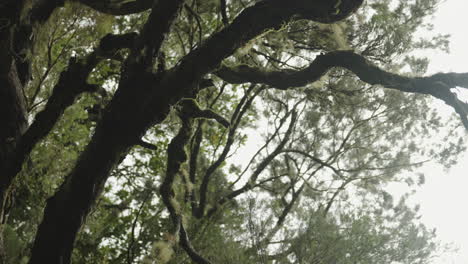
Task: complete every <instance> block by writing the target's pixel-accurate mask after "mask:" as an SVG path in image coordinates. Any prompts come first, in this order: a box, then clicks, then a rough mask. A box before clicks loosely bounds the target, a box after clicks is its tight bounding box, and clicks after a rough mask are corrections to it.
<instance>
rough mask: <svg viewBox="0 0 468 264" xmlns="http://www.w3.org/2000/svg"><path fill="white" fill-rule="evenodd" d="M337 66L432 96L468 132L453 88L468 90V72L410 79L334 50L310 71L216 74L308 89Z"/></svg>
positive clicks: (225, 70) (467, 108) (245, 69)
mask: <svg viewBox="0 0 468 264" xmlns="http://www.w3.org/2000/svg"><path fill="white" fill-rule="evenodd" d="M334 67H341V68H346V69H348V70H350V71H351V72H353V73H354V74H356V75H357V76H358V77H359V78H360V79H361V80H362V81H364V82H366V83H369V84H378V85H383V86H385V87H387V88H391V89H396V90H399V91H402V92H409V93H420V94H429V95H432V96H434V97H436V98H438V99H441V100H443V101H444V102H445V103H446V104H448V105H450V106H452V107H453V108H454V109H455V111H456V112H457V113H458V114H459V115H460V118H461V119H462V122H463V124H464V125H465V127H466V128H467V129H468V105H467V104H466V103H464V102H462V101H460V100H459V99H458V98H457V97H456V95H455V94H454V93H452V92H451V91H450V88H455V87H463V88H468V73H438V74H435V75H432V76H429V77H406V76H402V75H398V74H394V73H390V72H387V71H385V70H382V69H380V68H379V67H377V66H375V65H373V64H371V63H370V62H369V61H367V60H366V59H365V58H364V57H363V56H361V55H359V54H356V53H354V52H352V51H334V52H330V53H327V54H324V55H320V56H317V58H316V59H315V60H314V61H313V62H312V64H310V65H309V66H308V67H307V68H305V69H303V70H300V71H295V70H283V71H266V70H263V69H257V68H252V67H250V66H246V65H242V66H238V67H233V68H229V67H225V66H223V67H221V68H220V69H219V70H218V71H216V74H217V75H218V76H219V77H220V78H222V79H224V80H225V81H227V82H230V83H245V82H252V83H264V84H268V85H270V86H272V87H275V88H278V89H288V88H290V87H300V86H305V85H307V84H308V83H312V82H315V81H317V80H319V79H320V78H321V77H322V76H324V75H325V74H326V73H327V72H328V71H329V70H330V69H332V68H334Z"/></svg>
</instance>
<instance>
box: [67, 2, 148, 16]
mask: <svg viewBox="0 0 468 264" xmlns="http://www.w3.org/2000/svg"><path fill="white" fill-rule="evenodd" d="M75 1H78V2H80V3H82V4H84V5H86V6H88V7H91V8H92V9H94V10H96V11H99V12H101V13H106V14H110V15H114V16H122V15H130V14H135V13H140V12H143V11H145V10H148V9H150V8H151V6H152V4H153V2H155V1H154V0H134V1H130V2H128V1H125V0H121V1H118V2H117V1H109V0H75Z"/></svg>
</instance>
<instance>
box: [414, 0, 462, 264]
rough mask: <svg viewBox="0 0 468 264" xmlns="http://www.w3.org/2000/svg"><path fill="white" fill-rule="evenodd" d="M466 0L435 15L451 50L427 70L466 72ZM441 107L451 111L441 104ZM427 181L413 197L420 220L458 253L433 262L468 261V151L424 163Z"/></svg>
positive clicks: (435, 56) (450, 1)
mask: <svg viewBox="0 0 468 264" xmlns="http://www.w3.org/2000/svg"><path fill="white" fill-rule="evenodd" d="M466 10H468V1H466V0H446V1H445V2H444V3H442V4H441V5H440V7H439V11H438V12H437V13H436V15H435V19H434V25H435V31H436V32H439V33H445V34H446V33H449V34H451V35H452V37H451V38H450V43H451V45H450V50H451V52H450V54H443V53H439V52H431V53H429V54H428V57H429V58H430V59H431V63H430V66H429V72H430V73H436V72H449V71H453V72H468V63H467V59H468V48H467V43H468V36H467V24H468V23H467V20H468V16H467V15H466ZM439 107H440V108H441V110H442V109H443V110H444V111H450V109H448V108H445V107H444V106H439ZM424 170H425V174H426V184H425V185H424V186H423V187H422V188H421V189H420V190H418V192H417V195H416V197H415V198H416V200H417V202H419V203H420V204H421V214H422V221H423V222H424V223H425V224H426V225H428V226H430V227H435V228H437V235H438V237H439V238H440V240H442V241H443V242H452V243H454V245H456V246H457V247H458V248H459V251H458V253H447V254H445V255H444V256H442V257H440V258H439V259H437V260H434V262H433V264H467V263H468V208H467V204H468V173H467V171H468V153H467V154H465V155H462V157H460V159H459V161H458V165H457V166H455V167H453V168H451V169H450V170H449V171H444V170H443V169H442V168H440V167H439V166H437V165H435V164H431V165H428V166H426V167H425V169H424Z"/></svg>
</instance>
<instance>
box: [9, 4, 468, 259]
mask: <svg viewBox="0 0 468 264" xmlns="http://www.w3.org/2000/svg"><path fill="white" fill-rule="evenodd" d="M247 2H248V3H247ZM393 4H395V3H394V2H392V1H387V0H382V1H371V2H370V3H368V4H366V5H365V6H363V1H362V0H346V1H345V0H341V1H336V2H335V1H304V0H294V1H288V3H285V2H283V1H279V0H270V1H222V0H221V1H219V2H218V1H209V0H204V1H201V0H200V1H191V2H187V1H181V0H159V1H149V0H135V1H88V0H79V1H78V0H76V1H70V2H67V3H65V2H64V1H46V0H41V1H25V0H22V1H13V0H10V1H4V3H2V4H0V8H1V9H0V14H1V18H2V21H3V24H2V26H1V27H0V30H1V33H0V34H1V41H0V43H1V46H2V49H1V50H2V51H1V56H0V59H1V61H2V64H1V65H2V67H1V70H0V71H1V74H0V82H1V86H0V87H1V89H0V92H1V96H0V108H1V110H0V112H1V113H2V116H3V117H4V119H3V121H2V122H3V124H4V125H3V126H2V129H1V130H0V131H1V132H0V142H2V143H1V144H0V146H1V147H0V171H1V172H2V173H1V178H0V194H1V195H0V199H1V203H0V204H1V208H0V212H1V214H0V215H1V218H0V220H1V221H2V224H3V227H4V228H5V230H7V231H8V230H10V228H13V229H14V230H15V232H19V231H21V232H25V233H31V232H34V227H31V226H28V227H27V228H24V229H23V230H18V228H19V227H18V226H15V223H18V221H21V219H23V220H22V221H23V222H24V219H28V218H26V217H27V216H28V213H24V210H21V208H23V209H24V208H28V205H27V204H24V203H22V201H24V199H33V198H32V197H36V199H39V200H40V199H41V197H44V196H46V195H50V194H51V193H52V192H54V194H53V195H52V196H51V197H50V198H49V199H47V203H46V205H45V210H44V215H43V218H42V220H39V219H37V213H36V217H35V218H33V219H36V221H38V222H39V221H40V225H39V227H38V230H37V234H36V235H35V239H34V243H33V246H32V250H31V254H30V258H29V260H27V259H26V260H25V261H29V263H69V262H70V261H71V259H72V258H73V255H72V250H73V248H74V246H76V248H77V249H79V251H80V253H79V254H78V255H77V256H75V260H76V261H82V262H90V260H89V259H88V258H90V259H94V260H97V259H99V256H97V255H99V254H103V255H106V254H111V255H115V256H114V257H115V260H116V261H117V260H118V261H121V262H123V261H127V262H128V263H131V262H132V261H134V260H139V259H141V258H142V257H141V256H142V254H143V253H145V252H146V251H145V248H148V244H149V243H150V241H151V238H146V239H145V240H144V241H145V242H146V244H141V243H136V241H137V240H138V239H137V238H136V237H135V234H136V233H139V234H141V235H143V236H144V235H148V234H153V235H154V234H157V233H161V232H165V234H167V238H166V239H165V241H164V242H161V243H154V244H153V248H154V249H155V250H158V252H159V253H158V254H159V255H158V256H162V255H164V256H165V258H166V259H167V257H168V255H171V254H170V253H171V252H172V250H173V249H172V248H173V246H175V245H176V244H179V245H180V248H182V249H183V250H184V251H185V252H186V253H187V254H188V256H189V257H190V258H191V259H192V261H194V262H196V263H209V261H208V259H210V258H209V257H208V258H207V257H206V256H203V255H201V254H200V253H198V252H197V250H196V249H195V248H194V245H199V246H203V245H204V246H205V247H208V246H213V244H214V243H210V242H209V240H203V239H202V241H198V242H196V243H194V244H192V243H191V241H190V239H189V237H190V234H191V232H190V231H193V230H197V226H204V221H207V222H210V221H211V220H210V219H213V218H216V217H221V216H220V215H222V214H225V215H229V214H232V215H236V214H241V212H243V211H245V210H242V209H241V208H242V204H240V205H237V206H239V208H238V211H236V210H235V209H233V210H232V211H231V212H229V211H230V210H227V208H229V206H236V199H237V200H241V199H242V196H243V195H246V194H247V193H249V192H251V191H253V190H258V189H262V190H264V193H265V195H266V196H265V197H264V199H265V202H268V203H271V204H272V208H275V210H276V212H274V214H271V215H272V216H273V215H274V216H275V218H276V222H275V224H272V226H269V227H268V226H267V227H268V228H267V229H266V230H265V231H268V235H267V236H262V235H258V236H257V238H258V239H261V241H260V242H259V243H255V245H260V247H259V248H262V247H263V248H264V251H265V252H268V251H271V250H272V249H271V248H268V247H267V246H265V245H267V244H268V243H270V242H271V241H272V239H273V238H277V237H278V236H284V237H286V235H285V233H284V232H285V231H284V227H285V226H284V225H285V221H286V216H288V215H290V213H291V212H292V211H294V208H296V206H297V204H298V203H299V202H300V201H301V197H302V196H301V195H303V196H305V197H307V196H308V197H309V199H319V201H320V202H318V203H317V206H321V207H320V210H324V211H325V212H326V214H328V213H329V212H330V210H332V209H333V206H334V205H335V204H336V201H337V200H339V198H340V197H342V198H343V197H344V196H346V192H345V191H344V190H346V189H347V188H350V189H352V190H356V189H357V190H366V191H367V192H371V193H374V194H377V193H379V192H380V191H382V188H383V184H384V183H385V182H388V181H391V180H395V177H396V175H398V173H399V172H401V170H403V169H407V168H409V167H411V166H416V165H418V164H419V163H418V162H415V160H416V159H415V157H413V156H412V153H413V154H414V153H418V152H421V153H422V152H423V151H424V149H423V148H422V147H421V145H420V144H418V143H419V142H418V141H417V140H416V139H411V138H410V137H409V136H410V135H411V133H414V134H418V133H419V134H420V133H422V132H423V131H425V130H431V129H436V128H437V127H440V124H438V122H437V120H438V119H437V116H436V115H435V114H434V115H430V114H428V105H427V97H424V96H423V95H431V96H432V97H435V98H438V99H440V100H443V101H444V102H445V103H447V104H448V105H450V106H451V107H453V109H454V111H455V112H456V113H457V114H458V116H459V118H460V119H461V121H462V124H463V125H464V126H465V127H467V128H468V120H467V113H468V112H467V111H468V108H467V105H466V104H465V103H463V102H462V101H460V100H459V99H458V98H457V97H456V95H455V94H454V93H453V92H452V91H451V90H450V89H451V88H454V87H463V88H467V87H468V77H467V76H468V75H467V74H466V73H443V74H442V73H440V74H436V75H432V76H428V77H420V76H419V75H421V74H422V73H423V72H424V68H425V65H427V61H424V60H420V59H416V58H413V57H406V58H404V59H401V57H402V56H403V55H405V54H407V53H408V52H410V51H411V50H413V49H415V48H435V47H443V45H444V44H446V43H445V41H446V37H444V36H437V37H435V38H434V39H430V40H421V41H418V40H415V39H414V38H413V37H412V35H411V33H412V32H413V31H415V30H416V29H417V28H418V27H419V26H421V24H422V23H423V22H424V18H425V17H426V16H428V15H430V14H431V12H433V11H434V9H435V6H436V4H437V1H435V0H426V1H422V0H421V1H416V2H414V3H413V2H411V3H409V2H405V1H400V2H396V5H395V7H394V8H391V6H392V5H393ZM364 9H366V10H370V9H372V12H374V13H373V15H370V16H366V13H365V12H364V11H362V10H364ZM391 26H395V27H391ZM395 28H396V29H397V30H395ZM109 32H112V33H109ZM106 33H108V34H106ZM405 66H409V67H411V69H412V72H410V73H408V72H407V73H406V74H404V69H405V68H404V67H405ZM418 74H419V75H418ZM356 77H357V78H359V79H360V81H359V80H357V78H356ZM31 78H32V79H31ZM319 80H320V81H319ZM363 82H364V83H367V84H369V85H364V84H363ZM247 83H250V84H251V85H248V84H247ZM219 84H221V85H219ZM370 85H373V86H370ZM376 85H381V86H384V87H385V89H382V88H379V87H376ZM218 86H219V87H220V89H218V90H217V89H216V87H218ZM297 87H303V88H302V90H297V89H296V90H294V88H297ZM272 89H276V91H272ZM85 93H88V94H86V95H85ZM256 98H257V99H256ZM255 100H261V101H262V102H263V103H264V105H265V106H264V107H259V109H271V111H270V112H266V113H265V118H268V119H270V120H271V122H272V126H273V127H274V131H273V132H272V133H271V134H269V135H267V136H266V141H265V144H264V146H263V147H262V148H261V149H260V151H259V152H258V154H257V155H255V157H254V159H252V162H250V163H249V166H251V167H252V169H251V170H249V169H246V170H244V172H242V171H238V170H239V169H238V168H237V167H236V166H233V167H232V170H231V172H226V170H225V169H223V166H225V163H226V159H227V158H228V157H229V155H230V154H231V153H232V150H233V149H234V148H235V147H236V144H240V145H241V144H242V138H241V137H240V136H239V133H242V132H241V131H242V129H244V128H245V127H247V126H248V125H249V120H250V122H251V120H252V119H255V118H258V119H260V118H263V117H261V116H262V115H260V114H259V113H256V112H255V111H254V110H253V107H254V105H255V103H254V101H255ZM338 104H339V105H338ZM267 106H268V107H267ZM65 111H68V113H65V114H64V112H65ZM171 113H173V116H171ZM228 116H230V118H227V117H228ZM30 120H33V121H32V122H29V121H30ZM170 135H172V137H171V136H170ZM144 137H145V138H146V139H145V140H143V139H142V138H144ZM451 140H452V141H451V142H450V143H452V145H450V146H449V147H448V148H445V149H444V152H442V151H438V152H437V153H443V154H444V158H445V157H447V156H448V155H449V154H456V153H458V152H460V151H461V150H463V144H462V142H458V141H457V140H458V137H457V136H452V138H451ZM148 141H153V142H152V143H149V142H148ZM53 143H58V144H62V145H63V146H64V149H57V150H55V151H52V150H51V147H50V146H51V144H53ZM135 146H139V147H137V148H135ZM166 147H167V150H166ZM129 153H130V155H128V154H129ZM45 154H47V155H45ZM127 155H128V156H127ZM414 155H415V156H416V154H414ZM126 156H127V159H126V162H124V163H122V161H124V159H125V157H126ZM47 157H48V158H47ZM40 158H42V159H43V162H39V160H40ZM75 158H76V159H75ZM164 159H166V160H164ZM46 163H47V164H46ZM119 164H122V165H121V166H119V167H117V166H118V165H119ZM164 168H165V169H164ZM325 169H326V171H325V172H324V170H325ZM372 172H376V173H375V174H373V173H372ZM235 173H238V174H239V178H238V180H235V179H234V181H232V179H231V178H230V177H231V175H230V174H235ZM145 174H152V175H156V176H157V177H149V176H147V175H145ZM247 174H250V175H249V176H248V180H247V181H246V182H242V177H240V176H244V175H247ZM319 174H320V178H317V176H316V175H319ZM111 175H113V180H114V181H116V183H118V184H122V183H124V182H127V184H129V185H131V184H136V186H135V188H130V187H129V188H127V189H125V188H121V189H120V190H118V191H116V190H117V189H116V188H117V187H115V186H116V185H115V184H114V185H112V184H110V185H109V184H108V185H107V186H108V187H107V190H105V189H106V188H105V186H106V182H107V181H108V179H109V177H110V176H111ZM137 176H138V177H137ZM35 177H40V180H39V181H38V180H37V179H34V178H35ZM125 178H127V179H125ZM137 179H138V180H137ZM314 179H317V182H316V183H312V182H313V181H314ZM42 181H43V182H42ZM325 182H331V184H330V185H326V184H325ZM159 183H160V187H157V186H158V184H159ZM54 185H57V186H58V185H60V186H59V187H57V190H53V186H54ZM33 186H34V188H33ZM51 186H52V189H51ZM16 190H17V191H16ZM103 192H104V193H105V195H104V196H101V195H102V194H103ZM113 192H115V193H113ZM157 193H158V194H159V195H160V200H161V201H162V203H161V202H157V201H158V200H155V199H153V197H154V196H155V195H156V194H157ZM99 197H102V198H101V199H100V198H99ZM343 199H344V198H343ZM98 200H99V204H98V205H97V208H106V210H104V209H102V210H100V211H99V212H97V213H96V214H93V215H92V217H91V218H89V220H88V221H90V222H87V225H86V226H85V227H83V226H84V224H85V220H86V218H87V217H88V216H89V214H90V212H91V210H93V208H94V207H93V206H95V205H96V202H97V201H98ZM260 200H261V199H260ZM304 200H307V199H304ZM13 201H16V203H18V204H16V205H15V204H14V203H13ZM163 205H164V206H163ZM34 209H35V210H36V212H37V210H40V209H38V208H34ZM316 209H317V211H320V210H318V209H319V208H316ZM15 210H16V211H15ZM27 210H30V208H29V209H27ZM165 212H168V213H169V219H167V218H165V216H164V213H165ZM10 213H11V214H12V219H8V218H7V216H8V215H9V214H10ZM129 215H131V216H134V218H133V217H129ZM186 215H190V219H192V220H193V222H190V223H187V221H188V219H186V218H187V216H186ZM13 216H14V217H13ZM117 216H118V217H119V219H120V220H119V221H121V223H116V222H113V223H112V225H110V226H106V224H107V223H109V221H110V220H109V219H113V218H115V217H117ZM106 219H107V220H106ZM142 219H144V220H142ZM148 221H157V222H160V221H166V222H165V225H160V226H159V225H158V227H155V226H151V225H150V224H148ZM212 221H214V222H213V223H216V221H215V220H212ZM7 223H9V224H7ZM104 223H105V224H104ZM233 224H235V223H233ZM332 224H333V223H332ZM33 225H34V224H33ZM161 226H164V228H161ZM167 226H170V227H171V228H169V229H168V230H165V228H167ZM80 229H82V230H81V232H80V236H81V237H80V239H79V240H78V241H77V242H76V244H75V241H76V238H77V234H78V233H79V230H80ZM129 229H130V230H131V232H130V234H129V236H128V238H127V239H128V241H126V242H125V244H126V250H125V251H124V250H116V248H118V247H115V245H118V244H119V243H120V241H119V242H115V243H110V242H109V235H110V234H112V235H115V236H116V237H122V236H124V235H127V232H126V230H129ZM211 229H212V230H213V232H214V233H215V234H217V236H218V238H219V240H218V242H219V243H220V245H223V244H226V245H227V246H229V248H232V249H233V250H244V251H245V252H246V253H245V254H246V256H245V260H249V259H250V257H249V256H251V255H249V254H251V253H252V252H253V251H254V250H253V249H245V248H243V247H244V246H245V245H242V243H234V242H233V241H229V240H227V239H225V240H223V239H224V238H223V232H225V230H223V228H221V227H220V226H219V225H218V226H215V227H211ZM142 230H143V231H144V230H146V231H147V232H146V233H145V232H143V231H142ZM163 230H165V231H163ZM7 231H5V232H7ZM10 231H11V230H10ZM10 231H8V232H10ZM282 232H283V234H281V233H282ZM301 232H302V231H301ZM304 232H305V231H304ZM307 232H308V231H307ZM103 233H106V234H103ZM9 237H11V236H9ZM214 237H216V236H214ZM106 239H107V240H106ZM220 240H223V241H222V242H220ZM103 241H104V242H103ZM138 241H140V240H138ZM106 243H108V245H112V246H108V247H107V248H106V246H103V244H106ZM7 247H8V246H7ZM103 247H104V248H103ZM122 247H123V245H122ZM2 249H3V251H5V247H4V246H2ZM107 250H108V251H109V252H110V253H106V251H107ZM86 252H87V253H86ZM123 252H125V253H123ZM161 252H164V254H162V253H161ZM213 252H215V251H213ZM249 252H250V253H249ZM256 252H257V253H258V250H257V251H256ZM153 253H154V252H153ZM86 254H88V255H86ZM154 254H156V253H154ZM154 254H153V255H154ZM1 255H2V256H3V261H5V262H6V261H7V256H6V255H7V254H6V253H5V252H3V253H2V254H1ZM152 257H155V258H156V257H157V256H152ZM214 258H216V255H215V254H212V255H211V259H214ZM107 261H108V260H107Z"/></svg>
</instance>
